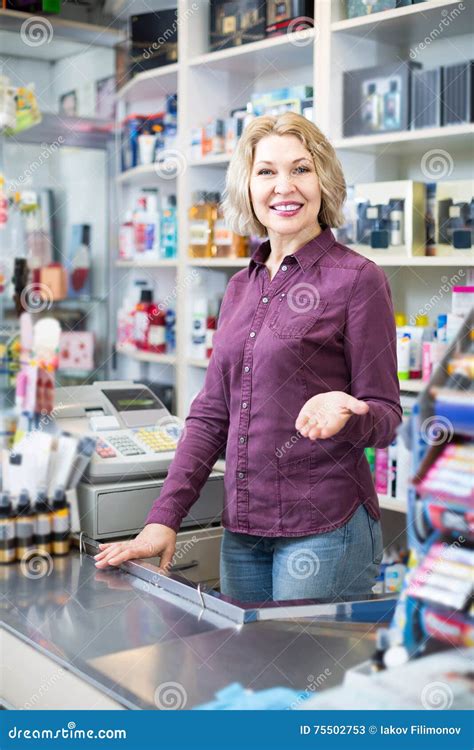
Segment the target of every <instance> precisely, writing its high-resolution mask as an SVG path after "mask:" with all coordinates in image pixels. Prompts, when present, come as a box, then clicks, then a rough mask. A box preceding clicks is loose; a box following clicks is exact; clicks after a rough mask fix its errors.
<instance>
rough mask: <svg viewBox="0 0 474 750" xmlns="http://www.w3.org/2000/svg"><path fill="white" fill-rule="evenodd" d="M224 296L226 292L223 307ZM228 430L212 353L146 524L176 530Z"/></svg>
mask: <svg viewBox="0 0 474 750" xmlns="http://www.w3.org/2000/svg"><path fill="white" fill-rule="evenodd" d="M226 297H228V292H227V291H226V295H225V297H224V301H223V303H222V307H224V304H225V302H226ZM221 314H222V312H221ZM228 429H229V405H228V402H227V396H226V389H225V377H224V374H223V373H222V372H221V370H220V369H219V366H218V364H217V362H216V360H215V358H214V357H212V356H211V359H210V360H209V366H208V368H207V372H206V379H205V382H204V386H203V388H202V389H201V391H200V392H199V393H198V395H197V396H196V398H195V399H194V400H193V402H192V404H191V408H190V411H189V415H188V417H187V418H186V421H185V425H184V430H183V434H182V435H181V438H180V440H179V443H178V447H177V449H176V453H175V456H174V458H173V461H172V463H171V465H170V468H169V471H168V475H167V477H166V480H165V482H164V484H163V489H162V490H161V494H160V496H159V497H158V498H157V499H156V500H155V502H154V504H153V507H152V509H151V510H150V513H149V514H148V516H147V518H146V521H145V523H147V524H148V523H161V524H164V525H165V526H169V527H170V528H172V529H174V530H175V531H178V530H179V527H180V525H181V522H182V520H183V519H184V518H185V517H186V516H187V515H188V513H189V511H190V509H191V507H192V505H193V504H194V503H195V502H196V500H197V499H198V498H199V493H200V492H201V489H202V487H203V486H204V484H205V482H206V481H207V479H208V477H209V474H210V473H211V471H212V467H213V466H214V464H215V462H216V460H217V458H218V457H219V454H220V453H221V452H222V451H223V449H224V448H225V446H226V443H227V435H228Z"/></svg>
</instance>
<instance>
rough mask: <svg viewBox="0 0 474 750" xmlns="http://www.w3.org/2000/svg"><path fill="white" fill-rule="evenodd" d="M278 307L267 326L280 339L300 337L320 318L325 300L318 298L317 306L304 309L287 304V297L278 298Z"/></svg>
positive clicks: (324, 306) (324, 307)
mask: <svg viewBox="0 0 474 750" xmlns="http://www.w3.org/2000/svg"><path fill="white" fill-rule="evenodd" d="M278 304H279V307H278V308H277V309H276V310H275V312H274V313H273V315H272V316H271V317H270V319H269V322H268V327H269V329H270V330H271V331H272V333H273V334H274V335H275V336H277V337H278V338H280V339H292V338H300V337H301V336H304V335H305V334H306V333H308V332H309V331H310V330H311V329H312V328H313V326H314V325H315V324H316V323H317V321H318V320H319V319H320V317H321V316H322V314H323V313H324V310H325V309H326V307H327V304H328V303H327V301H326V300H322V299H320V300H319V301H318V304H317V307H315V308H313V309H311V310H308V311H304V310H297V309H296V308H293V307H291V306H290V305H289V303H288V300H287V297H286V296H285V297H283V298H280V299H279V301H278Z"/></svg>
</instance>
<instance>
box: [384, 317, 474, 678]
mask: <svg viewBox="0 0 474 750" xmlns="http://www.w3.org/2000/svg"><path fill="white" fill-rule="evenodd" d="M473 316H474V313H472V312H471V314H470V315H469V316H468V317H467V318H466V319H465V321H464V323H463V325H462V327H461V329H460V331H459V332H458V336H457V337H456V339H455V340H454V341H453V342H452V345H451V347H450V350H449V351H448V353H447V355H446V357H445V359H444V360H443V363H442V366H441V368H440V369H439V370H438V371H437V373H436V375H435V377H434V378H433V381H432V383H431V384H430V386H429V388H428V390H427V392H426V393H424V394H422V395H421V396H420V399H419V401H418V402H417V404H416V405H415V407H414V409H413V412H412V417H411V419H410V422H409V425H408V430H407V433H406V435H405V439H406V440H407V441H408V446H407V447H409V448H410V449H411V454H412V475H413V476H414V479H413V487H412V488H411V490H410V492H409V506H408V524H407V529H408V541H409V545H410V558H409V565H408V568H409V570H408V573H407V576H406V578H405V583H404V587H403V589H402V592H401V595H400V598H399V600H398V603H397V607H396V610H395V615H394V619H393V622H392V625H391V629H390V632H389V648H388V649H387V651H386V653H385V655H384V658H383V661H384V664H385V666H394V665H396V664H400V662H402V661H406V660H407V659H409V658H410V657H412V656H418V655H420V653H422V652H423V651H424V650H425V649H426V647H427V645H428V644H429V641H430V639H434V640H438V641H444V642H445V643H447V644H449V645H451V646H472V637H473V636H472V634H473V632H474V616H473V610H472V596H473V588H472V566H473V563H474V551H473V543H474V528H473V524H472V515H473V510H474V475H473V473H472V464H473V459H474V452H473V451H474V442H473V438H474V409H473V407H472V392H473V391H472V389H473V383H474V360H473V357H474V346H473V342H474V330H473V329H474V317H473Z"/></svg>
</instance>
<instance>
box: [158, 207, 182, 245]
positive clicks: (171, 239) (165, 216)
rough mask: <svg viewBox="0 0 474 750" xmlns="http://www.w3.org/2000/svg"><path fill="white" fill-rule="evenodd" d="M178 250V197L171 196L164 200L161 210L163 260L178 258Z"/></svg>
mask: <svg viewBox="0 0 474 750" xmlns="http://www.w3.org/2000/svg"><path fill="white" fill-rule="evenodd" d="M177 249H178V216H177V211H176V196H175V195H169V196H168V197H167V198H166V197H165V198H164V199H163V205H162V209H161V241H160V254H161V257H162V258H176V255H177Z"/></svg>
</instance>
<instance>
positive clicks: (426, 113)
mask: <svg viewBox="0 0 474 750" xmlns="http://www.w3.org/2000/svg"><path fill="white" fill-rule="evenodd" d="M440 102H441V68H435V69H434V70H413V71H412V86H411V116H410V121H411V127H412V128H413V129H414V130H418V128H436V127H439V126H440V125H441V104H440Z"/></svg>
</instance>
